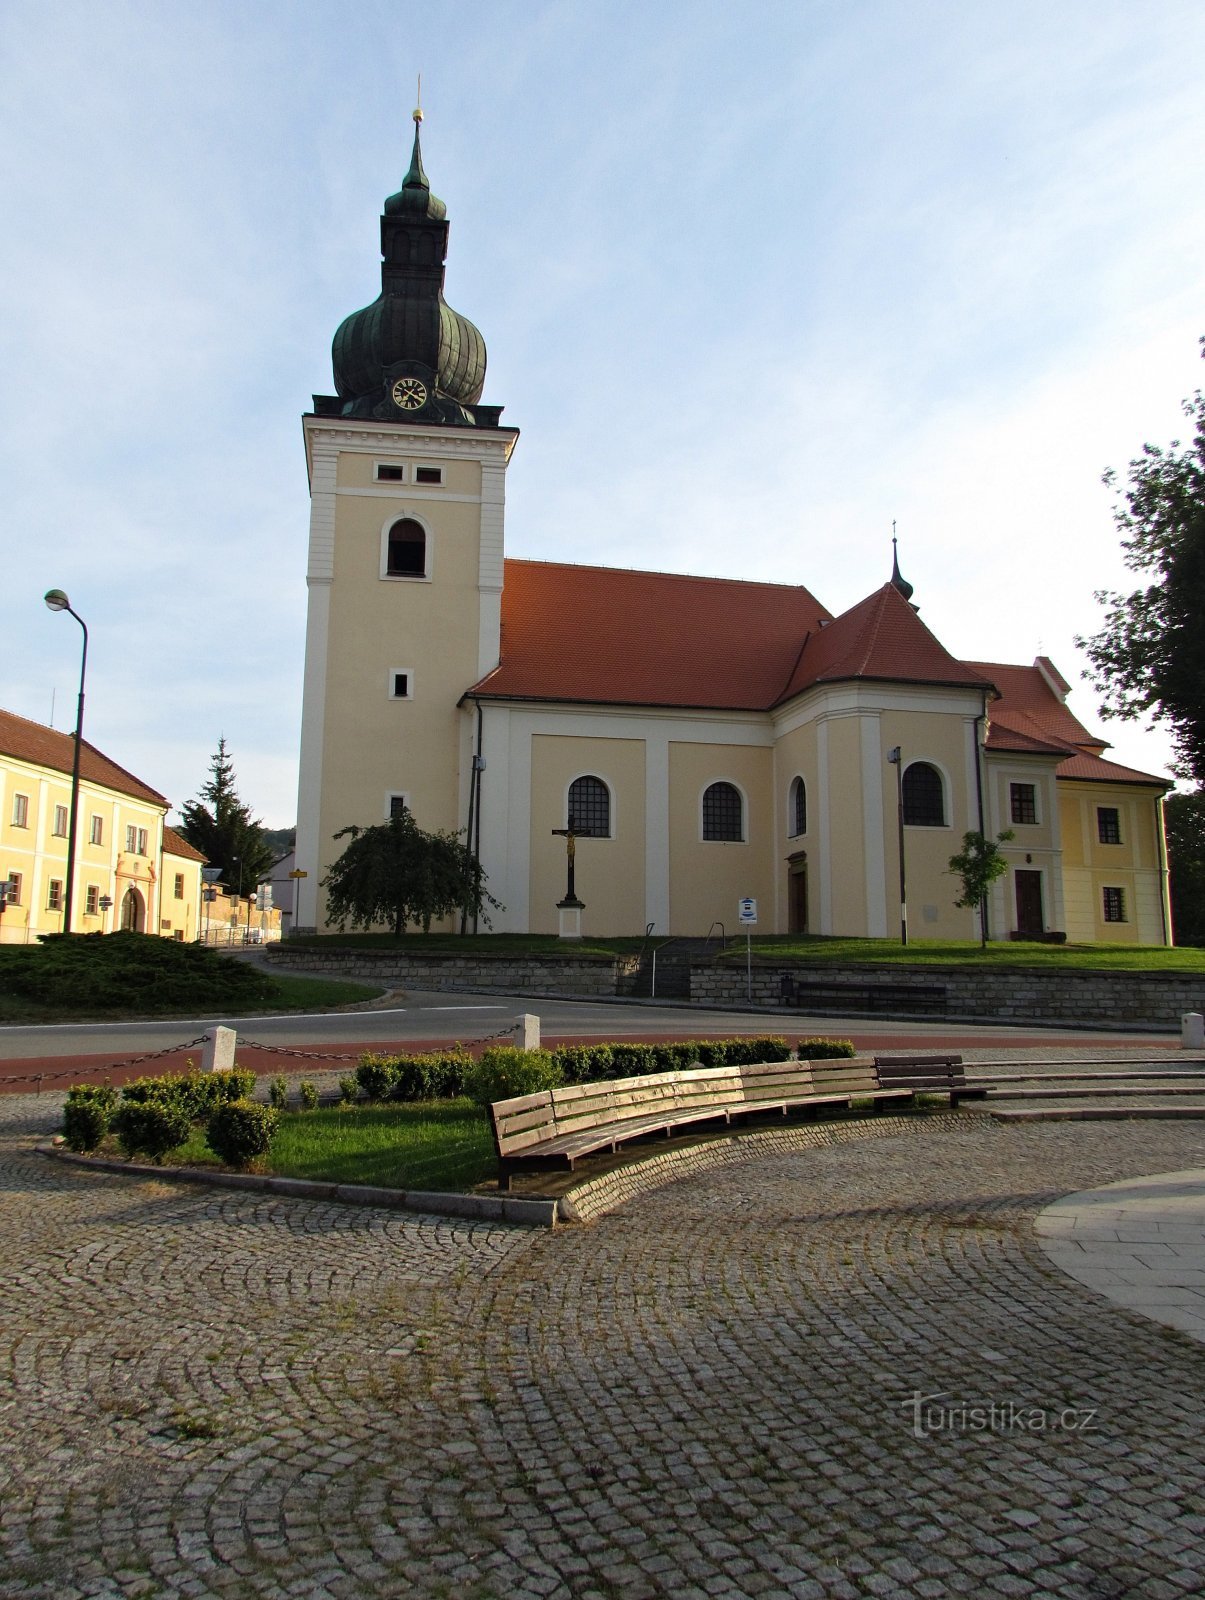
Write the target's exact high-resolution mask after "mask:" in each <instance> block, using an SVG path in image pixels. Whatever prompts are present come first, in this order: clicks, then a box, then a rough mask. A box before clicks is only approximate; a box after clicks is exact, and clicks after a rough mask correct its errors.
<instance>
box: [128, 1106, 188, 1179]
mask: <svg viewBox="0 0 1205 1600" xmlns="http://www.w3.org/2000/svg"><path fill="white" fill-rule="evenodd" d="M109 1126H110V1127H111V1128H112V1130H113V1132H114V1133H115V1134H116V1135H117V1142H118V1144H120V1145H121V1148H122V1149H123V1150H124V1151H125V1153H126V1155H127V1156H129V1157H131V1158H132V1157H134V1156H137V1155H145V1156H150V1158H151V1160H152V1161H154V1162H156V1163H162V1161H163V1158H164V1156H165V1155H166V1154H167V1153H168V1151H169V1150H177V1149H179V1147H180V1146H181V1145H182V1144H187V1142H188V1136H189V1134H190V1133H191V1132H192V1118H191V1117H190V1116H189V1115H188V1112H187V1111H186V1110H185V1108H184V1106H183V1105H182V1104H181V1103H180V1101H179V1100H178V1099H171V1098H163V1099H156V1098H154V1097H153V1096H152V1097H150V1098H148V1099H145V1100H123V1101H122V1103H121V1105H120V1106H119V1107H118V1108H117V1110H116V1111H115V1112H114V1113H113V1116H112V1119H111V1121H110V1123H109Z"/></svg>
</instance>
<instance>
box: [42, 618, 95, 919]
mask: <svg viewBox="0 0 1205 1600" xmlns="http://www.w3.org/2000/svg"><path fill="white" fill-rule="evenodd" d="M45 600H46V604H47V606H48V607H49V608H50V610H51V611H66V612H69V613H70V615H71V616H73V617H74V618H75V620H76V621H77V622H78V623H79V625H80V627H81V628H83V630H84V650H83V654H82V655H81V657H80V666H79V702H78V704H77V706H76V710H75V754H74V756H73V758H72V762H71V819H70V824H69V826H68V829H67V887H66V892H65V894H64V895H63V932H64V933H70V932H71V908H72V903H73V901H74V899H75V846H76V834H77V828H78V823H79V760H80V744H81V741H82V740H83V736H84V675H85V673H86V672H87V670H88V625H87V623H86V622H85V621H84V619H83V617H81V616H80V614H79V612H78V611H72V610H71V602H70V600H68V598H67V596H66V595H65V594H64V593H63V591H62V590H61V589H48V590H47V591H46V595H45Z"/></svg>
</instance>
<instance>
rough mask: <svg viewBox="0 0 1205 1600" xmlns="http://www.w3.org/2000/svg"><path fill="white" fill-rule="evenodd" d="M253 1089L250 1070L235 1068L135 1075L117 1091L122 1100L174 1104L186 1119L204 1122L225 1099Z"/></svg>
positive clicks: (125, 1101)
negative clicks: (145, 1076)
mask: <svg viewBox="0 0 1205 1600" xmlns="http://www.w3.org/2000/svg"><path fill="white" fill-rule="evenodd" d="M254 1088H255V1074H254V1072H250V1071H246V1070H241V1071H240V1069H239V1068H237V1067H234V1068H231V1069H230V1070H229V1071H224V1072H197V1071H196V1070H193V1071H191V1072H185V1073H166V1074H164V1076H162V1077H160V1078H135V1079H134V1081H133V1083H127V1084H126V1086H125V1088H124V1089H123V1090H122V1091H121V1098H122V1103H123V1104H126V1105H143V1104H145V1103H146V1102H148V1101H150V1100H159V1101H163V1102H165V1103H167V1104H170V1105H174V1106H178V1107H179V1109H180V1110H181V1111H183V1112H184V1114H185V1116H187V1118H188V1120H189V1121H190V1122H204V1121H205V1120H206V1119H207V1118H208V1117H209V1116H210V1115H211V1114H212V1113H213V1112H214V1111H216V1110H217V1108H218V1107H219V1106H220V1105H224V1104H225V1103H226V1102H227V1101H228V1100H242V1099H245V1098H246V1096H247V1095H249V1094H250V1093H251V1092H252V1091H253V1090H254Z"/></svg>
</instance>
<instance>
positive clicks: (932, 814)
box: [904, 761, 946, 828]
mask: <svg viewBox="0 0 1205 1600" xmlns="http://www.w3.org/2000/svg"><path fill="white" fill-rule="evenodd" d="M904 821H905V822H906V823H908V824H909V825H910V826H911V827H914V828H944V827H945V825H946V796H945V787H944V785H943V784H942V781H941V773H940V772H938V770H937V768H936V767H933V766H930V765H929V763H928V762H927V761H914V762H913V763H912V765H911V766H910V767H909V768H908V770H907V771H906V772H905V773H904Z"/></svg>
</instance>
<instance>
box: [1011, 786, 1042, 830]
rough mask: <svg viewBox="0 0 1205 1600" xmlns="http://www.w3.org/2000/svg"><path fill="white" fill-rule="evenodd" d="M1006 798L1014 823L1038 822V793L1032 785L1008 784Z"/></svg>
mask: <svg viewBox="0 0 1205 1600" xmlns="http://www.w3.org/2000/svg"><path fill="white" fill-rule="evenodd" d="M1008 797H1009V803H1010V805H1011V807H1012V818H1013V821H1014V822H1036V821H1037V820H1038V792H1037V790H1036V789H1035V788H1034V786H1033V784H1032V783H1010V784H1009V786H1008Z"/></svg>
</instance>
